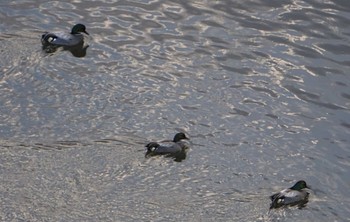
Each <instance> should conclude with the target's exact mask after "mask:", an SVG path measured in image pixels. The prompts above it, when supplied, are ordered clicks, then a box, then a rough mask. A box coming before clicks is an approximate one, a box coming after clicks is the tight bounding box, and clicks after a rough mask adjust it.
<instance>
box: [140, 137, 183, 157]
mask: <svg viewBox="0 0 350 222" xmlns="http://www.w3.org/2000/svg"><path fill="white" fill-rule="evenodd" d="M183 140H189V139H188V137H186V135H185V134H184V133H177V134H176V135H175V136H174V139H173V140H164V141H162V142H160V143H158V142H150V143H148V144H147V145H146V149H147V151H146V155H145V156H146V157H149V156H156V155H166V156H168V157H175V158H176V157H180V156H181V157H183V156H184V155H182V154H186V151H187V149H188V148H189V145H188V143H186V142H185V141H183ZM185 157H186V155H185Z"/></svg>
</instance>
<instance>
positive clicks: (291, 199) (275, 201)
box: [270, 180, 310, 209]
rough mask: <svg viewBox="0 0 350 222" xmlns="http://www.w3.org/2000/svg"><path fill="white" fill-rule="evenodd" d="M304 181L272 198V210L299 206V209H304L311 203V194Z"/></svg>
mask: <svg viewBox="0 0 350 222" xmlns="http://www.w3.org/2000/svg"><path fill="white" fill-rule="evenodd" d="M307 189H310V187H308V186H307V184H306V182H305V181H304V180H300V181H298V182H296V183H295V184H294V185H293V186H292V187H290V188H287V189H284V190H282V191H280V192H279V193H276V194H273V195H272V196H270V199H271V201H272V203H271V205H270V209H272V208H280V207H284V206H296V205H297V206H299V208H301V207H304V206H305V205H306V203H307V202H308V201H309V200H308V198H309V192H308V190H307Z"/></svg>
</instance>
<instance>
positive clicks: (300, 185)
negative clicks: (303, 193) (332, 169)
mask: <svg viewBox="0 0 350 222" xmlns="http://www.w3.org/2000/svg"><path fill="white" fill-rule="evenodd" d="M304 188H308V189H310V187H308V186H307V184H306V182H305V181H304V180H299V181H298V182H296V184H294V186H292V187H291V188H290V189H291V190H302V189H304Z"/></svg>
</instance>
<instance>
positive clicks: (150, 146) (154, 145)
mask: <svg viewBox="0 0 350 222" xmlns="http://www.w3.org/2000/svg"><path fill="white" fill-rule="evenodd" d="M158 146H159V144H158V143H156V142H150V143H148V144H147V145H146V148H147V152H153V151H154V150H155V149H156V148H157V147H158Z"/></svg>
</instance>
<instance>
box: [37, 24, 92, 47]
mask: <svg viewBox="0 0 350 222" xmlns="http://www.w3.org/2000/svg"><path fill="white" fill-rule="evenodd" d="M82 33H85V34H87V35H89V33H88V32H87V31H86V27H85V25H83V24H76V25H75V26H73V28H72V31H71V32H70V33H69V32H45V33H44V34H43V35H42V36H41V43H42V44H43V46H56V47H60V46H63V47H73V46H77V45H80V44H83V42H84V35H83V34H82Z"/></svg>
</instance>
